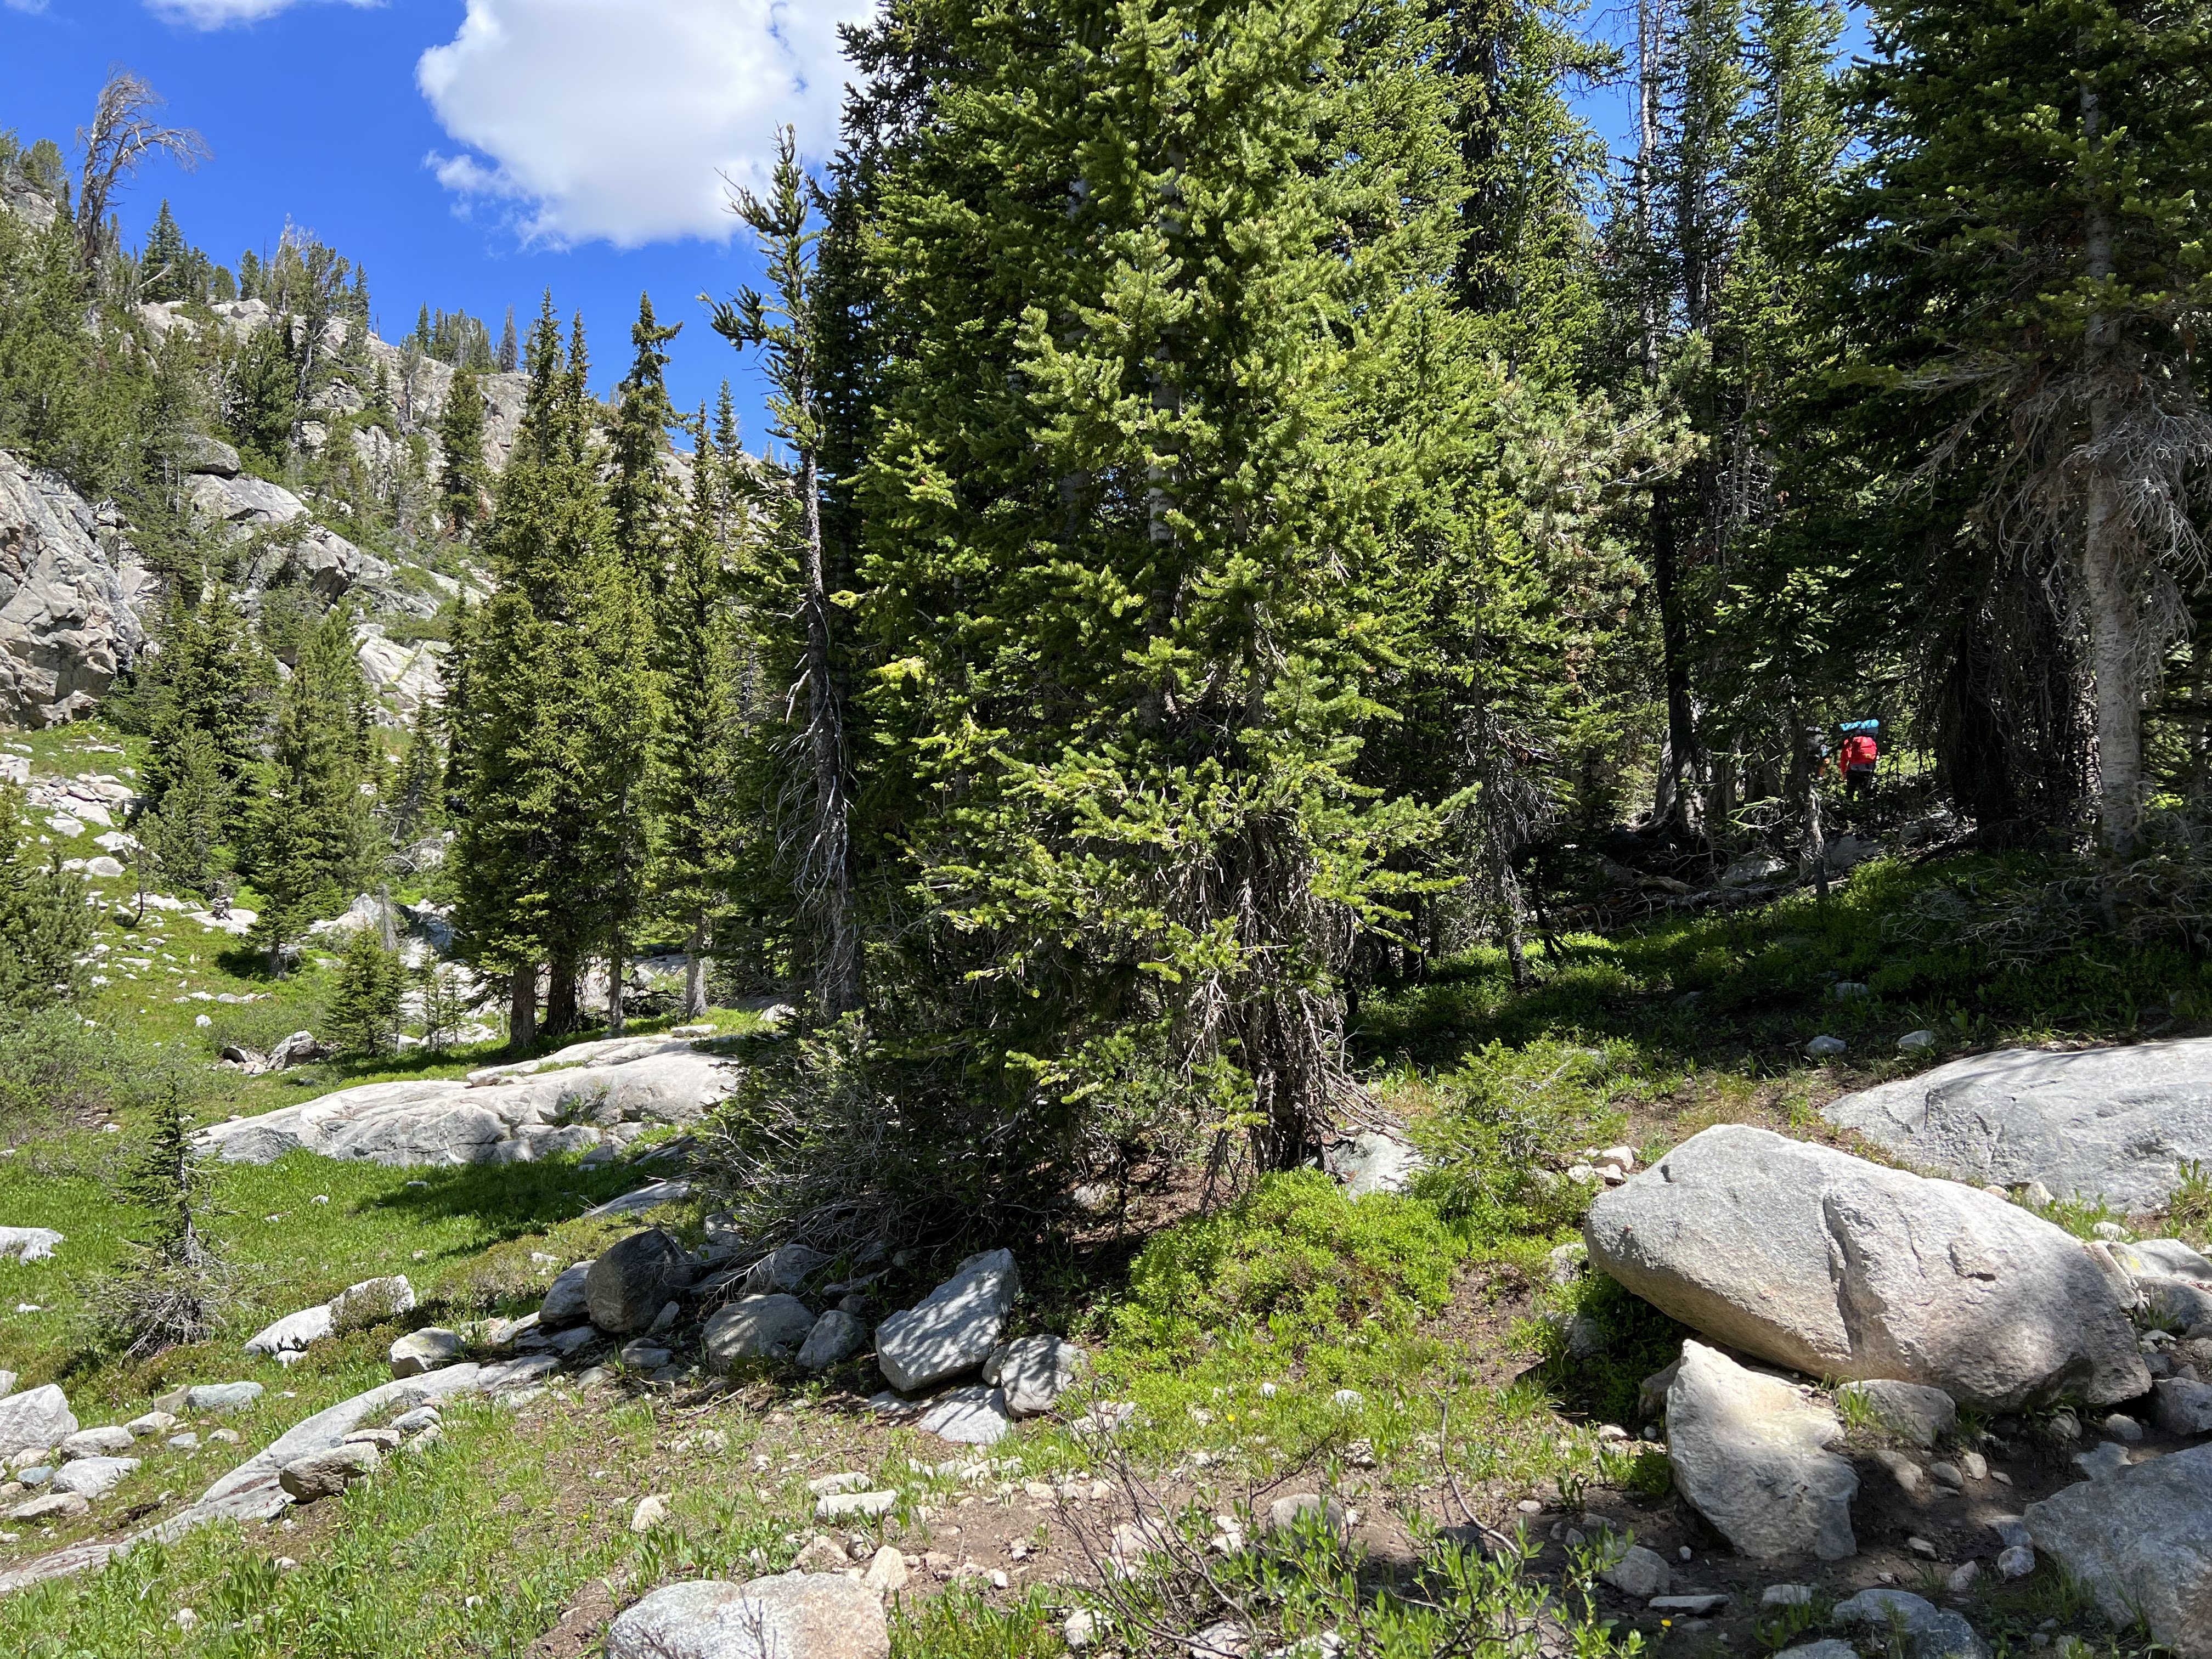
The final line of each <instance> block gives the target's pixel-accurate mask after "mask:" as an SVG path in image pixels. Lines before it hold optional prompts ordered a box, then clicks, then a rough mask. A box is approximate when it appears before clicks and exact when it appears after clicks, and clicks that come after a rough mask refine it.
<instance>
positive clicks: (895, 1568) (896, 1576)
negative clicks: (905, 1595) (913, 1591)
mask: <svg viewBox="0 0 2212 1659" xmlns="http://www.w3.org/2000/svg"><path fill="white" fill-rule="evenodd" d="M906 1577H907V1574H906V1557H905V1556H904V1555H903V1554H902V1553H900V1552H899V1547H898V1546H897V1545H896V1544H884V1545H881V1546H879V1547H878V1549H877V1551H876V1553H875V1554H873V1555H872V1556H871V1557H870V1558H869V1559H868V1570H867V1571H866V1572H864V1573H862V1574H861V1575H860V1588H861V1589H866V1590H871V1591H873V1592H874V1593H875V1594H876V1595H896V1594H897V1593H898V1592H899V1591H901V1590H902V1589H905V1588H906Z"/></svg>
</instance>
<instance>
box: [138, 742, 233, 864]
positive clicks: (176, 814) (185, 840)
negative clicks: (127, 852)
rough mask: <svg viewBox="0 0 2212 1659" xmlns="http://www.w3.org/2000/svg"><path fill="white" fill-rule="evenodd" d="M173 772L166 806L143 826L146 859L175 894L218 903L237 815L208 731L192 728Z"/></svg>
mask: <svg viewBox="0 0 2212 1659" xmlns="http://www.w3.org/2000/svg"><path fill="white" fill-rule="evenodd" d="M233 816H234V804H233V800H232V790H231V784H230V781H229V780H228V778H226V777H225V776H224V775H223V769H222V755H221V753H220V752H219V751H218V750H217V749H216V744H215V740H214V739H213V738H210V736H209V735H208V733H207V732H205V731H204V730H203V729H202V728H201V727H199V726H190V725H187V726H183V727H182V728H181V729H180V733H179V737H178V739H177V741H176V744H175V747H174V749H173V752H172V754H171V755H170V756H169V757H168V760H167V787H166V788H165V789H164V790H163V791H162V793H161V805H159V806H157V807H155V809H154V810H153V811H150V812H149V813H148V814H147V815H146V817H144V819H143V821H142V822H141V823H140V824H139V827H138V838H139V841H140V842H141V843H142V844H143V856H144V857H146V858H147V859H149V860H151V864H152V868H153V870H154V871H155V872H158V873H159V874H160V876H161V879H162V881H163V882H164V883H165V884H167V886H168V888H169V889H170V890H172V891H173V892H185V893H193V894H197V895H198V896H200V897H201V898H203V899H208V898H212V897H214V896H215V894H216V890H218V888H219V887H220V886H221V884H222V878H223V876H224V875H225V873H226V872H227V871H228V859H227V858H226V857H225V855H224V850H223V847H222V843H223V842H224V841H225V840H226V839H227V838H228V825H229V823H231V821H232V817H233Z"/></svg>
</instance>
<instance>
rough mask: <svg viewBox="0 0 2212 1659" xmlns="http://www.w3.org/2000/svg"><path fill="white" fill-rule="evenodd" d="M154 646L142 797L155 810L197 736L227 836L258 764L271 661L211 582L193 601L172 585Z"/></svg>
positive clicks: (224, 592) (225, 593)
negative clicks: (207, 754)
mask: <svg viewBox="0 0 2212 1659" xmlns="http://www.w3.org/2000/svg"><path fill="white" fill-rule="evenodd" d="M275 679H276V668H275V665H273V664H272V663H271V662H270V659H269V656H268V654H267V653H265V652H264V651H263V650H262V649H261V648H260V645H259V643H258V641H257V640H256V639H255V637H254V634H253V629H252V624H251V623H250V622H249V621H248V620H247V618H246V613H245V611H243V610H241V609H240V606H239V605H238V603H237V601H236V600H235V599H233V598H232V597H231V594H230V591H229V590H228V588H226V587H224V586H222V585H221V584H220V583H216V584H212V585H210V586H209V588H208V590H207V592H205V593H204V595H203V596H202V598H201V599H200V602H199V604H198V605H197V606H193V605H189V604H188V603H187V601H186V599H185V596H184V594H183V593H182V592H179V591H177V590H174V589H173V590H172V592H171V594H170V598H169V602H168V609H167V611H166V613H165V616H164V620H163V623H162V626H161V651H160V653H159V654H158V655H156V656H155V658H154V659H153V662H152V664H151V665H150V666H149V670H148V671H147V690H148V697H149V703H150V706H151V715H150V719H149V726H150V728H151V730H152V732H153V753H152V754H151V756H150V757H149V759H148V762H147V766H146V771H145V777H144V780H143V781H144V784H145V794H146V797H147V799H148V802H149V805H151V806H152V807H154V808H156V809H158V808H159V807H161V805H163V804H164V803H165V802H166V800H167V797H168V793H169V789H170V787H171V784H172V782H173V781H174V780H175V778H176V777H177V775H178V773H179V757H180V755H181V751H182V749H183V746H184V745H185V744H186V743H187V742H189V741H190V739H191V736H192V734H194V733H197V734H200V735H201V736H204V738H206V740H207V742H208V744H209V746H210V748H211V749H212V750H214V752H215V758H216V770H217V772H218V774H219V775H220V781H221V786H222V793H223V795H224V798H225V799H226V800H227V802H228V807H227V809H226V811H227V816H226V817H225V819H224V822H223V825H222V828H223V830H224V836H223V838H224V839H234V838H235V837H236V836H237V835H238V834H239V832H240V830H241V829H242V828H243V827H244V820H245V815H246V807H247V803H248V801H249V800H250V799H251V797H252V793H253V790H252V787H251V785H252V781H253V780H255V779H256V777H257V776H258V772H259V769H260V762H261V740H262V736H263V732H264V729H265V727H266V726H267V723H268V717H269V700H270V689H271V687H272V685H273V684H274V682H275Z"/></svg>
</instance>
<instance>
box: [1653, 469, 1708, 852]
mask: <svg viewBox="0 0 2212 1659" xmlns="http://www.w3.org/2000/svg"><path fill="white" fill-rule="evenodd" d="M1651 565H1652V570H1651V574H1652V582H1653V585H1654V586H1656V587H1657V588H1658V590H1659V645H1660V653H1661V655H1662V658H1663V659H1664V661H1665V668H1666V676H1667V747H1666V749H1665V750H1664V751H1663V753H1662V760H1663V761H1664V763H1665V764H1666V767H1667V769H1668V777H1667V781H1666V783H1665V785H1664V789H1665V793H1667V794H1668V797H1669V798H1670V799H1671V800H1672V802H1673V810H1672V814H1671V816H1672V817H1673V818H1674V823H1675V826H1676V828H1677V829H1680V831H1681V833H1682V834H1683V835H1685V836H1687V835H1688V834H1690V833H1691V831H1692V828H1693V826H1692V823H1691V822H1690V792H1689V791H1688V790H1687V789H1686V788H1685V787H1683V784H1682V775H1683V774H1684V773H1685V772H1686V771H1689V770H1692V769H1694V768H1695V766H1696V764H1697V757H1698V732H1697V720H1696V716H1695V714H1694V713H1693V711H1692V708H1691V706H1690V659H1689V645H1688V641H1687V639H1686V635H1687V633H1688V628H1687V625H1686V623H1685V621H1684V618H1683V616H1682V596H1681V592H1680V573H1679V571H1678V570H1677V569H1676V568H1675V556H1674V505H1673V503H1672V502H1671V501H1669V500H1668V493H1667V492H1666V491H1665V490H1661V491H1659V492H1658V493H1657V494H1656V495H1655V496H1654V497H1653V500H1652V503H1651Z"/></svg>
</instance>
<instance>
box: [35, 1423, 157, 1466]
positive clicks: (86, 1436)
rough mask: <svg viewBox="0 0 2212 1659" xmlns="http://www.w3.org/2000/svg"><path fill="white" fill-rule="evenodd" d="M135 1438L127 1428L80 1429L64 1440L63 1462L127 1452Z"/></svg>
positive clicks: (62, 1448) (62, 1449)
mask: <svg viewBox="0 0 2212 1659" xmlns="http://www.w3.org/2000/svg"><path fill="white" fill-rule="evenodd" d="M171 1420H172V1421H174V1420H175V1419H171ZM133 1438H134V1437H133V1436H132V1434H131V1431H130V1430H128V1429H125V1428H118V1427H104V1428H97V1429H79V1430H78V1431H76V1433H75V1434H73V1435H70V1437H68V1438H67V1439H65V1440H64V1441H63V1442H62V1443H61V1457H62V1462H64V1463H67V1462H70V1461H72V1460H73V1459H76V1458H79V1457H107V1456H112V1455H115V1454H117V1453H118V1452H127V1451H129V1450H130V1449H131V1441H132V1439H133Z"/></svg>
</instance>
